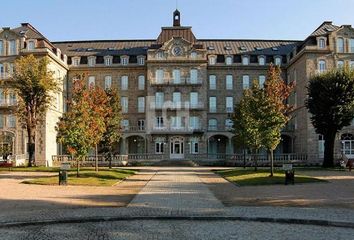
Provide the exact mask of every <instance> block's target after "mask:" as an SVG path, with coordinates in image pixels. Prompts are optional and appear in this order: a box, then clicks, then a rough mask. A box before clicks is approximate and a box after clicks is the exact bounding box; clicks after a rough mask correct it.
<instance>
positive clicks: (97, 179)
mask: <svg viewBox="0 0 354 240" xmlns="http://www.w3.org/2000/svg"><path fill="white" fill-rule="evenodd" d="M53 171H54V170H53ZM47 172H49V170H48V171H47ZM135 173H136V172H135V171H133V170H126V169H108V168H103V169H100V171H99V172H98V173H96V172H95V171H94V169H92V168H83V169H81V170H80V177H76V170H75V169H71V170H70V171H69V172H68V185H83V186H113V185H114V184H116V183H117V182H120V181H122V180H124V179H125V178H127V177H129V176H131V175H133V174H135ZM58 178H59V177H58V175H55V176H50V177H41V178H34V179H31V180H25V181H23V182H22V183H26V184H40V185H58V181H59V180H58Z"/></svg>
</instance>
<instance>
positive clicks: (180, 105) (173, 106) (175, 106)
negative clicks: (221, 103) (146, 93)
mask: <svg viewBox="0 0 354 240" xmlns="http://www.w3.org/2000/svg"><path fill="white" fill-rule="evenodd" d="M150 109H151V110H162V109H166V110H167V109H170V110H180V109H184V110H189V109H190V110H203V109H204V103H203V102H197V103H193V104H191V103H190V102H175V103H174V102H171V101H166V102H165V103H163V104H156V103H155V102H152V103H150Z"/></svg>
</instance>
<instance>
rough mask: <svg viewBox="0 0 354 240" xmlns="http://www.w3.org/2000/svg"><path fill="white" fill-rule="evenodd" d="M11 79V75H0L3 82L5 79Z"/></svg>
mask: <svg viewBox="0 0 354 240" xmlns="http://www.w3.org/2000/svg"><path fill="white" fill-rule="evenodd" d="M11 77H12V74H10V73H6V72H5V73H0V79H1V80H5V79H10V78H11Z"/></svg>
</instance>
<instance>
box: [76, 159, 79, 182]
mask: <svg viewBox="0 0 354 240" xmlns="http://www.w3.org/2000/svg"><path fill="white" fill-rule="evenodd" d="M76 177H77V178H78V177H80V159H79V157H78V156H77V157H76Z"/></svg>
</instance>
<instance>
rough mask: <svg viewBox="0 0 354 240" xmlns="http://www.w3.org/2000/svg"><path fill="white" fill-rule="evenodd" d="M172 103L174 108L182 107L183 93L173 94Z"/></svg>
mask: <svg viewBox="0 0 354 240" xmlns="http://www.w3.org/2000/svg"><path fill="white" fill-rule="evenodd" d="M172 101H173V105H174V107H178V108H180V107H181V101H182V99H181V93H180V92H174V93H172Z"/></svg>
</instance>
